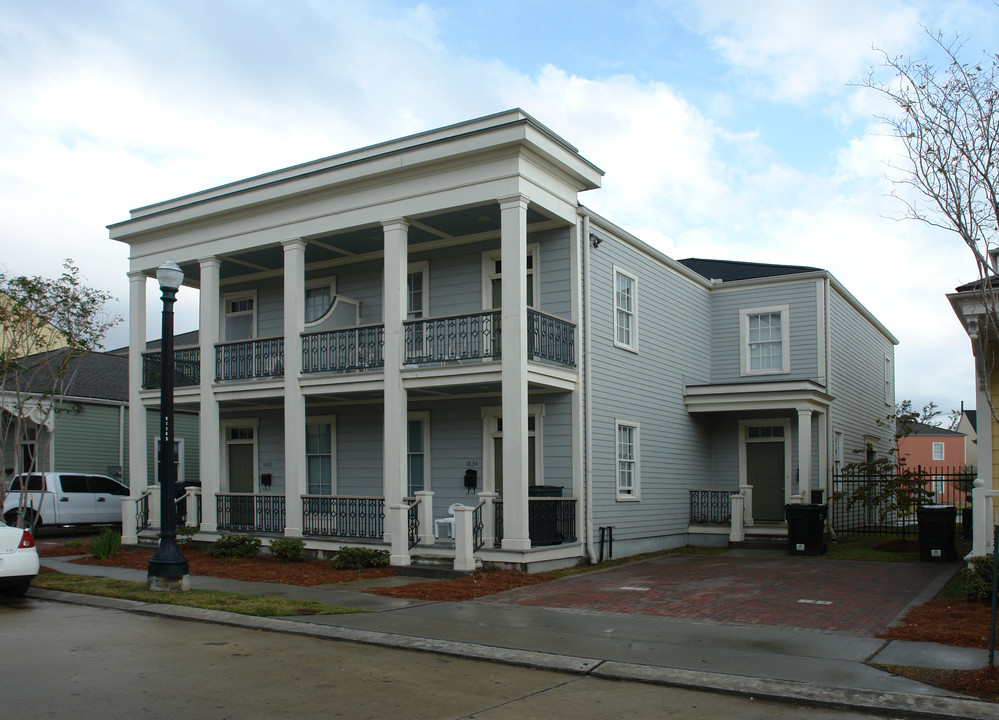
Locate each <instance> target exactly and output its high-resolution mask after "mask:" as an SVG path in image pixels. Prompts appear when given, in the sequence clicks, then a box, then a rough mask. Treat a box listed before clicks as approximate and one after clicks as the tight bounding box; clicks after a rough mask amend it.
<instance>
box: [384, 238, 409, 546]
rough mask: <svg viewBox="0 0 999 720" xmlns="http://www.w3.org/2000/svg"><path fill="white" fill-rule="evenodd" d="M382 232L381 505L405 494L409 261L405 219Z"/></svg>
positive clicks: (396, 536)
mask: <svg viewBox="0 0 999 720" xmlns="http://www.w3.org/2000/svg"><path fill="white" fill-rule="evenodd" d="M382 228H383V230H384V234H385V264H384V269H383V275H382V320H383V321H384V323H385V344H384V346H383V349H382V355H383V358H384V362H385V371H384V378H385V405H384V413H385V418H384V422H383V444H382V469H383V480H382V482H383V488H382V492H383V493H384V494H385V505H386V506H387V507H390V508H391V507H393V506H397V505H399V504H401V503H402V499H403V498H404V497H405V496H406V416H407V412H408V402H407V398H406V389H405V388H404V387H403V386H402V363H403V357H404V352H405V336H404V330H403V320H404V319H405V318H406V271H407V268H408V262H409V255H408V253H409V249H408V235H409V223H407V222H406V221H404V220H401V219H396V220H391V221H388V222H384V223H382ZM399 527H402V528H404V527H405V525H404V524H403V525H399V524H398V523H396V524H395V527H393V528H392V530H391V533H392V535H391V538H390V540H391V543H392V564H393V565H408V564H409V548H408V547H407V533H405V532H402V533H399V532H396V529H397V528H399Z"/></svg>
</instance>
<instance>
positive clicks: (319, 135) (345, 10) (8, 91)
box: [0, 0, 999, 409]
mask: <svg viewBox="0 0 999 720" xmlns="http://www.w3.org/2000/svg"><path fill="white" fill-rule="evenodd" d="M924 27H928V28H933V29H940V30H943V31H944V32H945V33H947V34H948V35H953V34H960V35H962V36H964V37H965V38H966V39H967V45H966V49H967V51H968V56H969V58H971V57H978V53H979V52H980V51H982V50H986V49H989V50H992V51H995V50H996V48H997V46H999V8H997V7H996V5H995V4H994V2H992V0H953V1H949V0H944V1H941V0H925V1H922V0H905V1H903V0H876V1H874V0H833V1H827V0H813V1H805V0H754V1H753V2H744V1H742V0H700V1H698V0H690V1H685V0H615V1H614V2H610V1H607V2H597V1H596V0H573V1H572V2H562V1H561V0H550V1H547V0H507V1H506V2H501V3H497V2H479V1H478V0H453V1H452V2H445V1H436V2H434V1H431V2H422V3H421V2H409V1H407V0H369V1H367V2H345V1H344V2H341V1H338V0H311V1H309V0H282V1H281V2H273V1H272V0H162V1H153V0H121V1H114V0H86V1H85V2H84V1H81V0H0V269H2V270H3V271H5V272H6V273H8V274H40V275H47V276H55V275H58V274H59V272H60V270H61V261H62V259H63V258H73V259H74V260H75V261H76V263H77V264H78V265H79V267H80V268H81V270H82V272H83V274H84V275H85V277H86V279H87V281H88V283H89V284H90V285H92V286H94V287H99V288H102V289H106V290H108V291H110V292H112V293H113V294H114V295H115V296H116V297H117V298H118V300H119V302H117V303H116V304H115V307H114V309H115V311H116V312H118V313H119V314H121V315H124V314H125V313H126V310H127V299H128V298H127V296H128V283H127V279H126V275H125V273H126V271H127V268H128V261H127V247H126V246H125V245H122V244H119V243H116V242H113V241H111V240H109V239H108V236H107V230H106V229H105V226H106V225H108V224H110V223H113V222H119V221H121V220H125V219H126V218H127V217H128V211H129V210H130V209H132V208H135V207H140V206H143V205H147V204H150V203H153V202H158V201H161V200H165V199H168V198H172V197H176V196H178V195H183V194H186V193H189V192H193V191H196V190H200V189H204V188H208V187H213V186H216V185H219V184H222V183H225V182H229V181H232V180H237V179H240V178H243V177H247V176H250V175H255V174H258V173H261V172H266V171H268V170H273V169H278V168H281V167H286V166H289V165H293V164H297V163H300V162H305V161H308V160H312V159H315V158H319V157H325V156H328V155H332V154H335V153H339V152H343V151H346V150H350V149H352V148H356V147H360V146H364V145H369V144H372V143H376V142H380V141H383V140H389V139H392V138H395V137H399V136H401V135H406V134H410V133H414V132H420V131H423V130H429V129H432V128H435V127H440V126H442V125H447V124H450V123H455V122H459V121H461V120H466V119H469V118H473V117H477V116H480V115H486V114H490V113H494V112H497V111H500V110H505V109H509V108H512V107H520V108H523V109H524V110H526V111H527V112H528V113H530V114H532V115H533V116H534V117H536V118H537V119H538V120H539V121H541V122H542V123H544V124H546V125H548V126H549V127H550V128H551V129H552V130H554V131H555V132H557V133H558V134H560V135H561V136H562V137H564V138H565V139H567V140H568V141H569V142H571V143H572V144H574V145H576V146H577V147H578V148H579V149H580V151H581V152H582V154H583V155H584V156H585V157H586V158H587V159H589V160H590V161H592V162H594V163H595V164H596V165H598V166H599V167H600V168H602V169H603V170H604V171H605V172H606V173H607V174H606V177H605V178H604V187H603V188H602V189H601V190H597V191H592V192H589V193H586V194H584V195H583V202H584V203H585V204H586V205H588V206H589V207H591V208H592V209H594V210H595V211H597V212H599V213H601V214H602V215H604V216H606V217H608V218H609V219H611V220H613V221H614V222H616V223H617V224H619V225H621V226H623V227H625V228H627V229H628V230H630V231H631V232H633V233H635V234H636V235H638V236H639V237H640V238H642V239H644V240H646V241H647V242H649V243H651V244H652V245H654V246H656V247H657V248H659V249H660V250H662V251H664V252H665V253H667V254H668V255H670V256H672V257H674V258H677V259H679V258H685V257H707V258H723V259H737V260H750V261H757V262H775V263H787V264H800V265H812V266H819V267H823V268H827V269H828V270H830V271H831V272H832V273H833V275H835V276H836V277H837V278H838V279H839V280H840V281H842V282H843V283H844V284H845V285H846V287H847V288H848V289H849V290H850V291H851V292H852V293H853V294H854V295H855V296H856V297H857V298H858V299H859V300H860V301H861V302H862V303H864V304H865V305H866V306H867V307H868V308H869V309H870V310H871V311H872V312H873V313H874V314H875V315H877V316H878V317H879V318H880V319H881V320H882V322H884V324H885V325H886V326H887V327H888V328H889V329H890V330H891V331H892V332H893V333H894V334H895V335H896V336H897V337H898V338H899V340H900V341H901V345H900V346H899V347H898V348H897V351H896V352H897V355H896V357H897V371H896V375H897V398H898V399H899V400H902V399H905V398H910V399H912V400H913V401H914V402H915V403H916V404H917V405H922V404H924V403H926V402H929V401H930V400H932V401H934V402H936V403H937V404H938V405H940V406H941V407H943V408H945V409H951V408H956V407H958V406H959V405H960V403H961V401H962V400H963V401H965V402H966V403H967V404H968V405H969V406H973V402H974V384H973V378H972V362H971V354H970V346H969V343H968V340H967V337H966V336H965V335H964V333H963V332H962V330H961V328H960V325H959V324H958V321H957V319H956V318H955V317H954V315H953V312H952V311H951V309H950V306H949V304H948V303H947V301H946V299H945V298H944V295H945V293H947V292H949V291H951V290H952V289H953V288H954V287H955V286H956V285H958V284H960V283H962V282H966V281H969V280H972V279H974V277H975V269H974V264H973V262H972V260H971V256H970V254H969V252H968V251H967V250H965V249H964V247H963V246H962V245H961V243H960V241H959V240H958V239H957V238H956V236H953V235H950V234H948V233H946V232H943V231H940V230H931V229H929V228H926V227H923V226H921V225H919V224H915V223H912V222H903V221H898V220H896V219H893V215H896V214H897V213H898V211H899V210H900V207H899V205H897V201H894V200H892V199H891V198H889V197H886V193H887V192H888V191H889V190H890V187H891V186H890V185H889V184H888V183H887V181H886V180H885V172H886V169H885V166H884V161H885V160H886V159H890V158H891V157H893V156H894V155H895V153H897V151H898V148H897V147H896V146H895V145H894V142H893V141H892V139H891V138H889V137H887V136H886V135H885V134H884V132H883V131H881V130H879V128H878V127H877V124H876V122H875V120H874V116H875V115H876V114H877V113H878V112H879V111H880V112H884V111H886V108H884V107H883V106H879V104H878V102H879V101H878V98H877V97H875V95H874V93H872V92H871V91H869V90H864V89H862V88H859V87H857V86H856V85H854V84H853V83H855V82H856V81H858V80H861V79H863V78H864V77H865V76H866V75H867V73H868V71H869V70H870V68H871V67H872V66H874V65H876V64H877V63H878V61H879V55H878V53H877V52H876V51H875V49H874V48H883V49H884V50H886V51H887V52H889V53H890V54H892V55H899V54H901V55H907V56H910V57H924V56H926V55H927V54H928V53H931V51H932V48H931V47H930V43H929V42H928V40H927V38H926V35H925V33H924V30H923V28H924ZM150 285H153V283H150ZM184 292H185V291H181V296H180V298H179V300H178V306H177V310H178V328H179V329H181V330H186V329H193V328H194V327H195V323H196V315H197V313H196V293H191V294H190V295H189V297H190V298H191V301H188V302H186V303H185V299H184ZM151 293H152V294H151V299H150V312H151V313H153V316H152V317H151V319H150V322H149V324H148V326H149V327H150V328H151V332H152V329H155V328H158V320H157V318H156V317H155V314H154V313H155V310H156V307H157V304H158V303H157V302H156V300H155V297H156V296H155V292H154V291H153V290H152V289H151ZM127 337H128V334H127V325H126V324H125V323H123V324H122V325H121V326H120V327H119V328H118V329H117V330H115V331H114V332H112V334H111V335H110V336H109V337H108V338H107V340H106V343H105V345H106V346H107V347H117V346H121V345H125V344H127Z"/></svg>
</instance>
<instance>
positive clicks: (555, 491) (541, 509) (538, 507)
mask: <svg viewBox="0 0 999 720" xmlns="http://www.w3.org/2000/svg"><path fill="white" fill-rule="evenodd" d="M527 497H528V498H559V497H562V488H561V487H560V486H558V485H528V486H527ZM527 531H528V533H529V535H530V538H531V546H532V547H537V546H539V545H558V544H559V543H561V542H562V540H563V537H562V532H561V531H560V529H559V526H558V503H551V502H530V501H529V502H528V503H527Z"/></svg>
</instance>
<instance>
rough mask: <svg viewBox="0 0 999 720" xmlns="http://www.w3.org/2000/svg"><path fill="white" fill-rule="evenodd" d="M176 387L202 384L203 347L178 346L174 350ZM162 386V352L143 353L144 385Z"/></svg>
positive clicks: (148, 387)
mask: <svg viewBox="0 0 999 720" xmlns="http://www.w3.org/2000/svg"><path fill="white" fill-rule="evenodd" d="M173 384H174V387H192V386H196V385H200V384H201V348H197V347H188V348H176V349H174V351H173ZM159 386H160V353H159V351H156V352H147V353H142V387H144V388H146V389H149V390H151V389H154V388H158V387H159Z"/></svg>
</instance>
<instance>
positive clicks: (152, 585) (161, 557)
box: [146, 260, 190, 591]
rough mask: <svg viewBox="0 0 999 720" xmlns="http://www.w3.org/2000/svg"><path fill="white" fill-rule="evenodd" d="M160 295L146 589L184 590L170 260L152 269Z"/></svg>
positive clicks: (176, 269) (176, 285) (178, 274)
mask: <svg viewBox="0 0 999 720" xmlns="http://www.w3.org/2000/svg"><path fill="white" fill-rule="evenodd" d="M156 280H157V281H158V282H159V285H160V292H162V293H163V297H162V299H163V330H162V333H161V335H160V452H159V460H158V462H159V476H160V544H159V547H158V548H156V552H155V553H153V556H152V557H151V558H149V566H148V574H147V580H146V586H147V587H148V588H149V589H150V590H164V591H170V590H187V589H189V588H190V579H189V572H188V566H187V558H185V557H184V556H183V554H182V553H181V552H180V548H178V547H177V494H176V491H175V487H176V479H177V478H176V472H177V467H176V465H175V464H174V417H173V389H174V380H173V304H174V302H175V301H176V298H177V290H179V289H180V286H181V285H182V284H183V282H184V271H183V270H182V269H181V268H180V266H179V265H178V264H177V263H175V262H174V261H173V260H167V261H166V262H165V263H163V264H162V265H160V266H159V267H158V268H157V269H156Z"/></svg>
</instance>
